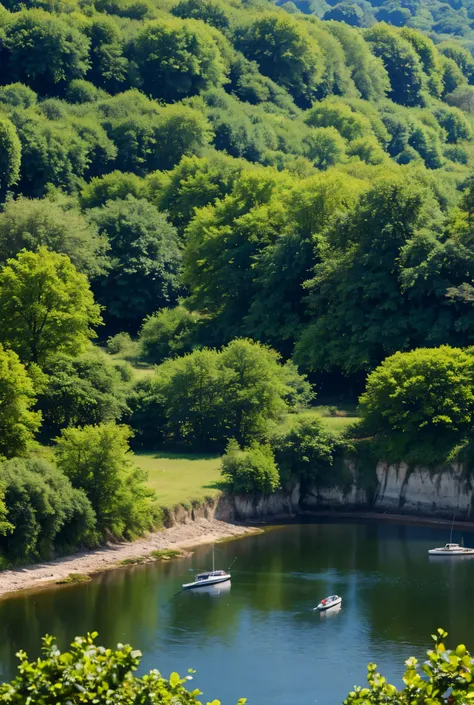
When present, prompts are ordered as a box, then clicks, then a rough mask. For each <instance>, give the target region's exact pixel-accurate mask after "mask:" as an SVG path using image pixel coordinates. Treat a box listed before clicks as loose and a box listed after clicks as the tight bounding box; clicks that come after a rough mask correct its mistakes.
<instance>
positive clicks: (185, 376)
mask: <svg viewBox="0 0 474 705" xmlns="http://www.w3.org/2000/svg"><path fill="white" fill-rule="evenodd" d="M310 399H311V392H310V387H309V385H308V383H307V382H306V380H305V379H304V378H303V377H301V376H300V375H298V373H297V371H296V369H295V368H294V367H293V366H292V365H291V363H287V364H286V365H282V364H281V362H280V360H279V356H278V355H277V354H276V353H275V352H274V351H272V350H270V349H269V348H266V347H264V346H262V345H260V344H258V343H253V342H251V341H249V340H243V339H240V340H234V341H233V342H232V343H230V344H229V345H228V346H226V347H225V348H223V349H222V351H221V352H217V351H216V350H209V349H203V350H198V351H195V352H193V353H191V354H188V355H184V356H183V357H179V358H176V359H174V360H167V361H166V362H164V363H163V364H162V365H160V366H159V367H157V369H156V373H155V375H154V377H153V378H152V379H151V380H150V381H146V382H143V383H142V384H141V385H139V387H138V390H137V395H136V398H135V399H134V400H133V399H132V400H131V404H132V406H133V410H134V413H133V415H132V426H134V427H135V428H136V429H137V431H139V432H141V438H140V440H141V442H142V443H143V444H145V445H148V446H151V447H153V445H156V444H157V443H159V442H160V441H161V442H165V443H168V444H173V443H174V444H178V445H179V444H182V445H185V446H187V447H191V448H193V449H195V450H201V449H207V448H212V447H216V448H223V446H224V445H225V440H226V439H227V438H235V439H236V440H237V442H239V443H242V444H246V443H248V442H250V441H251V440H252V439H259V438H263V437H264V436H265V435H266V433H267V432H268V429H269V423H272V422H278V421H280V420H281V419H282V418H283V417H284V416H285V414H286V412H288V411H289V410H290V409H292V408H295V407H296V406H298V404H301V405H304V404H305V403H307V402H308V401H309V400H310Z"/></svg>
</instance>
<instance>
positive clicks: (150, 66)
mask: <svg viewBox="0 0 474 705" xmlns="http://www.w3.org/2000/svg"><path fill="white" fill-rule="evenodd" d="M214 36H215V35H214V34H213V33H212V31H211V30H210V29H209V28H208V27H206V25H205V24H204V23H202V22H198V21H196V20H180V19H177V18H176V19H174V18H169V19H168V18H167V19H160V20H155V21H153V22H148V23H147V24H145V25H144V27H143V29H142V30H141V31H140V32H139V33H138V35H137V36H136V38H135V39H134V42H133V57H134V59H135V61H136V63H137V66H138V70H139V72H140V76H141V79H142V81H143V87H144V89H145V91H146V92H147V93H149V94H150V95H152V96H153V97H154V98H162V99H164V100H166V101H168V102H171V101H173V100H179V99H180V98H185V97H186V96H192V95H196V93H199V92H200V91H201V90H203V89H205V88H207V87H209V86H212V85H219V84H222V83H224V82H225V80H226V66H225V63H224V61H223V59H222V56H221V54H220V51H219V48H218V46H217V43H216V42H215V40H214Z"/></svg>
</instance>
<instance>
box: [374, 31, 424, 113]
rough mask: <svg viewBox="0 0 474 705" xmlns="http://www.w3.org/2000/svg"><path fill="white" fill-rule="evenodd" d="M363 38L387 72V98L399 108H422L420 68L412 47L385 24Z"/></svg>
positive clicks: (421, 76)
mask: <svg viewBox="0 0 474 705" xmlns="http://www.w3.org/2000/svg"><path fill="white" fill-rule="evenodd" d="M365 37H366V39H367V41H368V42H369V43H370V44H371V46H372V51H373V52H374V54H375V56H378V57H380V58H381V59H382V61H383V63H384V66H385V68H386V70H387V73H388V77H389V79H390V86H391V90H390V92H389V97H390V98H392V100H394V101H395V103H401V104H402V105H410V106H414V105H424V103H425V99H424V97H423V92H422V90H423V72H422V67H421V63H420V59H419V57H418V55H417V53H416V51H415V50H414V48H413V46H412V45H411V43H410V42H409V41H407V40H406V39H404V38H403V36H402V35H401V34H399V33H397V32H396V31H395V30H393V29H391V28H390V27H388V26H387V25H384V24H380V25H376V26H375V27H373V28H372V29H370V30H369V31H368V32H367V33H366V35H365Z"/></svg>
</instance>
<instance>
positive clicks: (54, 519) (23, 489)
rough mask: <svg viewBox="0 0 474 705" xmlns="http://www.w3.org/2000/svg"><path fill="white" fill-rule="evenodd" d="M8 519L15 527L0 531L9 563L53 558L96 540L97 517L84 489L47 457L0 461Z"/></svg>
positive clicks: (1, 549)
mask: <svg viewBox="0 0 474 705" xmlns="http://www.w3.org/2000/svg"><path fill="white" fill-rule="evenodd" d="M0 483H1V485H2V487H3V492H4V503H5V506H6V510H7V519H8V522H9V523H10V524H12V526H13V528H12V529H11V530H10V531H7V532H6V533H5V534H4V535H3V536H2V535H0V555H1V556H2V557H3V558H4V559H6V560H7V561H26V560H29V561H31V560H38V559H40V558H50V557H51V555H52V553H53V552H64V551H72V550H74V549H75V548H77V547H78V546H80V545H84V546H87V545H92V544H94V543H95V525H96V519H95V514H94V510H93V509H92V507H91V504H90V502H89V500H88V499H87V498H86V495H85V494H84V492H83V491H82V490H80V489H73V487H72V485H71V482H70V481H69V480H68V478H67V477H66V476H65V475H63V474H62V472H60V471H59V470H57V469H56V468H55V467H54V466H52V465H51V464H49V463H47V462H46V461H44V460H23V459H19V458H14V459H12V460H7V461H4V462H3V463H0Z"/></svg>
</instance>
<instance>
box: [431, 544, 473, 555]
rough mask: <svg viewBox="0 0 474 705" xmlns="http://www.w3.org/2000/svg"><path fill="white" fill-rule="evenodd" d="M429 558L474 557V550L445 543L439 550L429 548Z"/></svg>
mask: <svg viewBox="0 0 474 705" xmlns="http://www.w3.org/2000/svg"><path fill="white" fill-rule="evenodd" d="M428 553H429V554H430V556H474V548H464V546H460V545H459V544H458V543H447V544H446V546H442V547H440V548H430V550H429V551H428Z"/></svg>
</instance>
